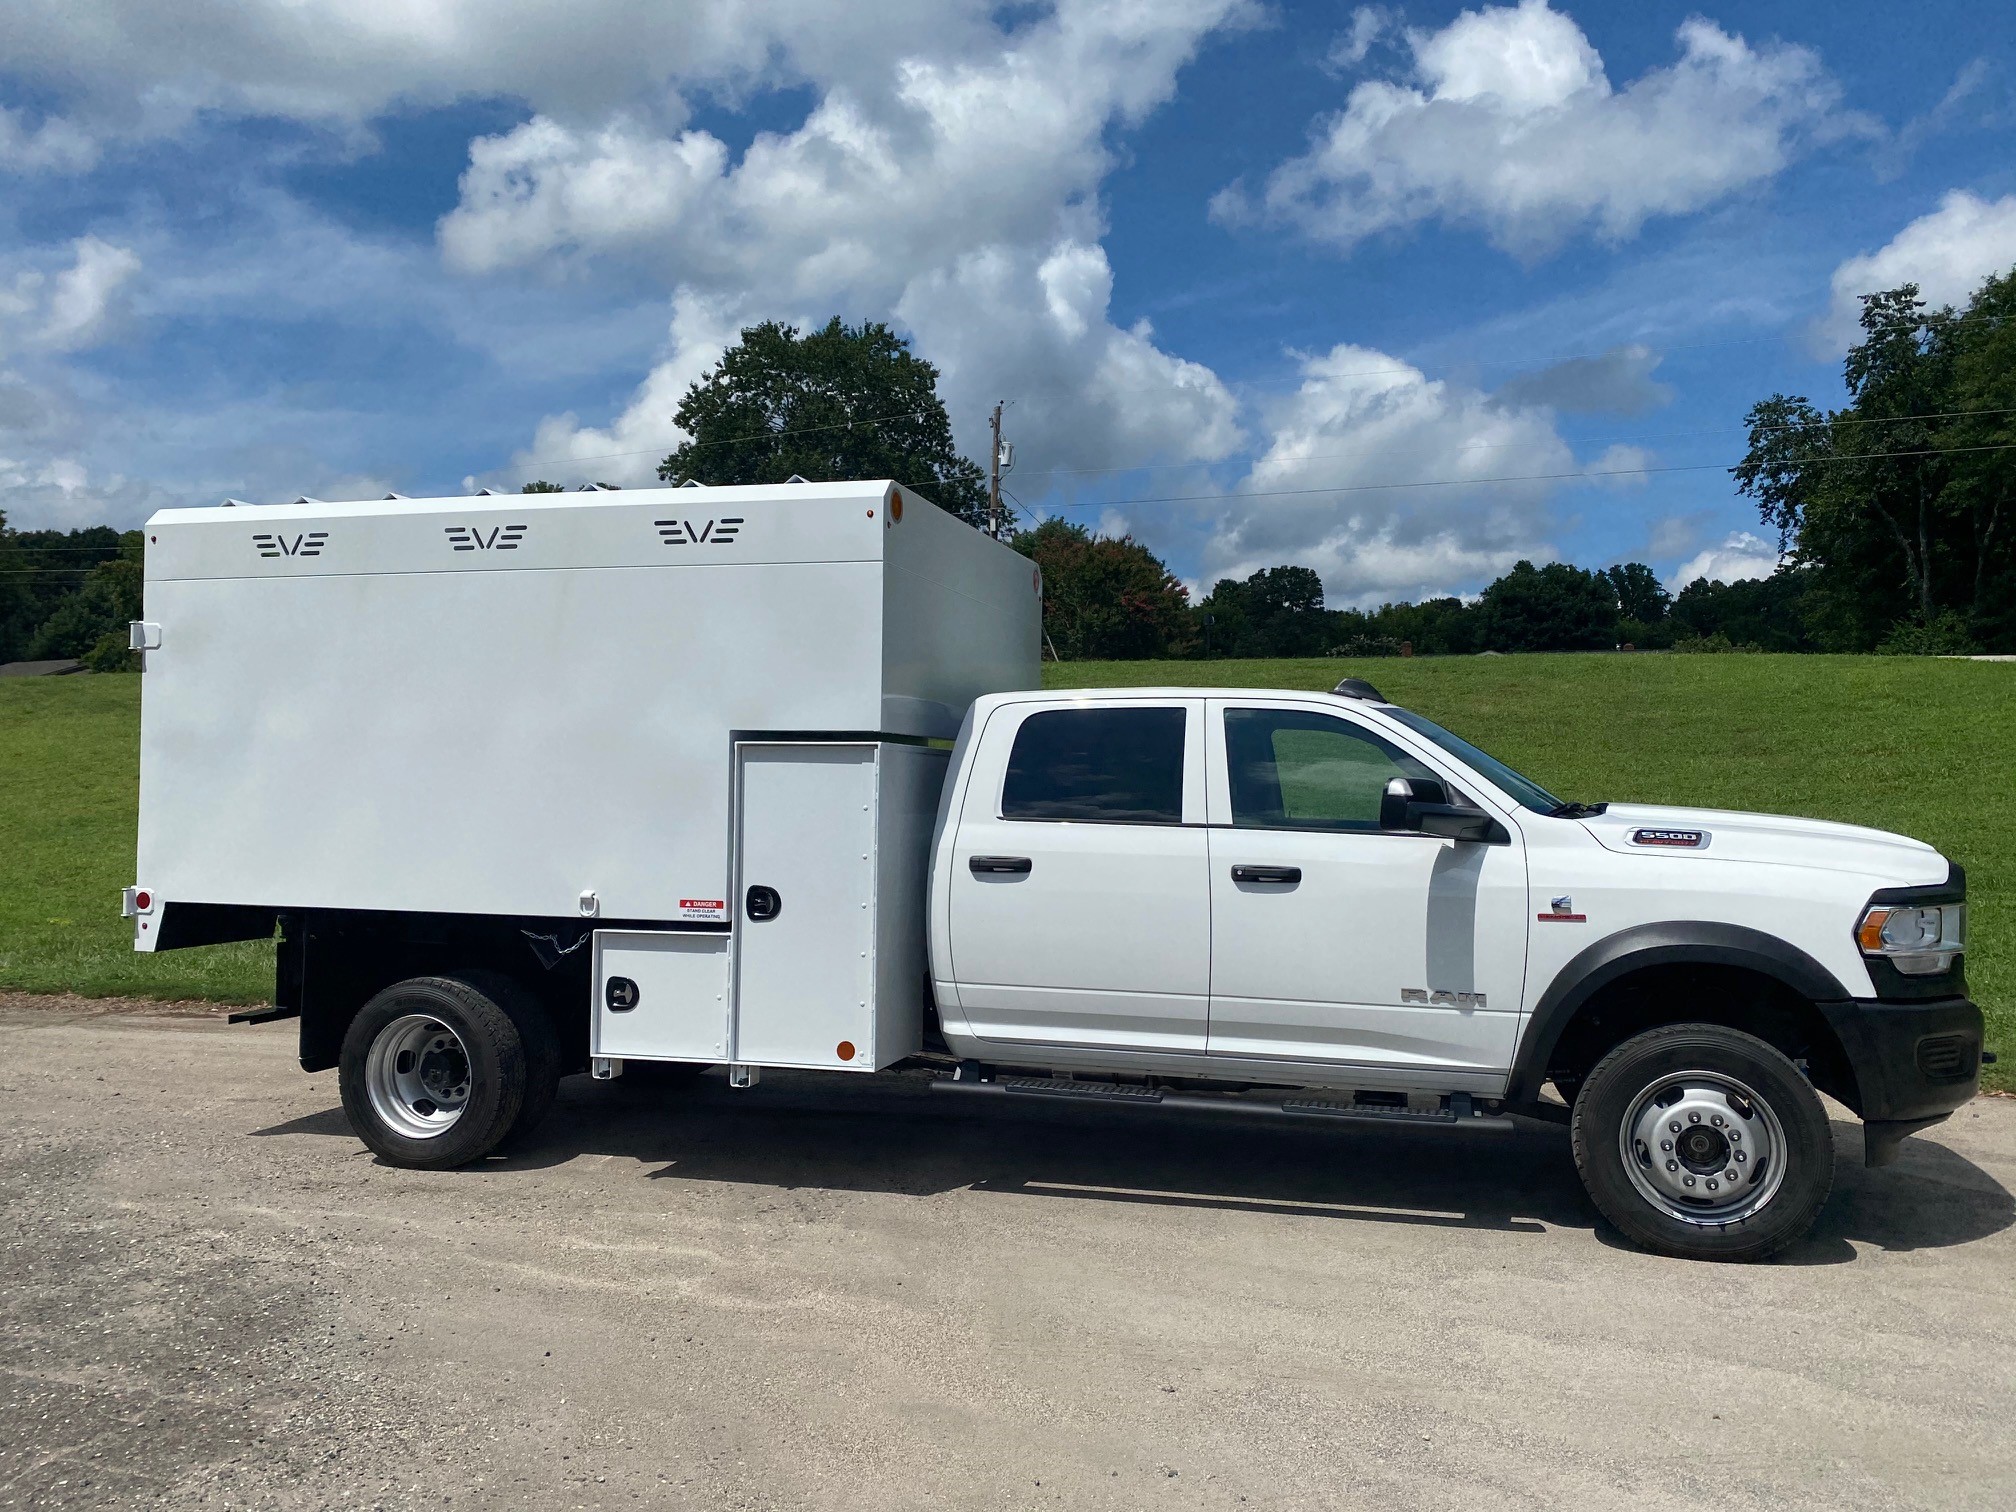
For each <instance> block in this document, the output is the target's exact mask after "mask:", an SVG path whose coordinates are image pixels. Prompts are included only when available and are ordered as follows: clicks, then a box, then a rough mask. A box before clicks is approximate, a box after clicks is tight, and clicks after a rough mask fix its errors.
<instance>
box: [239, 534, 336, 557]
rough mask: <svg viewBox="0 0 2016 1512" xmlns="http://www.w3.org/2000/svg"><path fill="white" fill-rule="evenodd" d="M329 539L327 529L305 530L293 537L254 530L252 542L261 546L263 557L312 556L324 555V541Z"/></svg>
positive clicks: (260, 551)
mask: <svg viewBox="0 0 2016 1512" xmlns="http://www.w3.org/2000/svg"><path fill="white" fill-rule="evenodd" d="M328 539H329V532H328V531H326V530H310V531H305V532H303V533H302V534H300V535H297V536H294V537H292V538H291V539H290V538H289V537H287V536H284V535H274V534H271V533H269V532H267V531H264V530H260V531H255V532H253V535H252V544H253V545H254V546H256V547H258V548H259V555H261V556H262V557H277V556H304V557H312V556H320V555H322V543H323V542H324V541H326V540H328Z"/></svg>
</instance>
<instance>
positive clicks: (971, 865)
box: [966, 856, 1030, 877]
mask: <svg viewBox="0 0 2016 1512" xmlns="http://www.w3.org/2000/svg"><path fill="white" fill-rule="evenodd" d="M966 867H967V869H968V870H969V871H971V872H972V873H973V875H974V876H976V877H984V876H988V875H999V874H1001V873H1004V872H1005V873H1010V874H1018V875H1019V874H1020V873H1023V872H1026V871H1028V870H1029V869H1030V862H1029V858H1028V857H1027V856H975V857H973V858H972V859H971V860H969V861H968V862H967V863H966Z"/></svg>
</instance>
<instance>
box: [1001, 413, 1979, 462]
mask: <svg viewBox="0 0 2016 1512" xmlns="http://www.w3.org/2000/svg"><path fill="white" fill-rule="evenodd" d="M1972 415H2016V408H2012V409H1984V410H1942V411H1939V412H1937V413H1934V414H1924V415H1878V416H1867V417H1862V416H1843V417H1840V418H1829V417H1825V416H1823V417H1822V418H1820V419H1818V420H1797V421H1788V422H1786V423H1785V424H1783V425H1760V426H1755V427H1751V426H1741V425H1712V426H1703V427H1701V428H1700V429H1698V430H1684V431H1641V432H1639V433H1638V434H1637V435H1625V436H1596V437H1592V438H1591V439H1590V440H1589V442H1588V443H1587V444H1589V445H1591V446H1599V445H1608V446H1621V445H1623V444H1624V443H1625V442H1628V441H1671V440H1676V439H1679V438H1682V437H1686V436H1723V435H1727V434H1729V432H1731V431H1748V432H1749V433H1750V434H1752V435H1755V434H1758V433H1760V432H1767V431H1781V430H1809V429H1812V428H1814V427H1816V426H1833V425H1902V424H1905V423H1906V422H1908V421H1912V420H1953V419H1960V418H1963V417H1966V416H1972ZM1526 444H1528V443H1526V442H1524V441H1466V442H1464V443H1463V444H1462V445H1461V446H1456V447H1451V448H1450V450H1452V451H1492V450H1498V449H1501V448H1504V447H1508V446H1524V445H1526ZM1357 455H1358V453H1357V452H1355V451H1345V452H1299V453H1296V454H1295V455H1292V456H1286V457H1273V456H1267V457H1262V458H1260V459H1259V461H1258V462H1256V463H1254V466H1256V467H1257V466H1259V465H1261V463H1280V462H1324V461H1332V460H1335V459H1336V458H1338V457H1355V456H1357ZM1215 465H1218V464H1215V463H1208V462H1142V463H1135V464H1133V465H1131V466H1113V467H1052V468H1047V469H1041V470H1038V471H1035V472H1025V473H1023V474H1022V476H1023V477H1025V478H1052V477H1060V476H1064V475H1067V474H1070V475H1076V474H1092V473H1128V472H1169V471H1173V470H1176V469H1180V468H1186V467H1210V466H1215Z"/></svg>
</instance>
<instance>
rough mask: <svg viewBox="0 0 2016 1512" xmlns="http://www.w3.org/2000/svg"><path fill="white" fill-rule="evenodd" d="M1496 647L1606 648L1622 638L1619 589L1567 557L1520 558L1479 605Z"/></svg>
mask: <svg viewBox="0 0 2016 1512" xmlns="http://www.w3.org/2000/svg"><path fill="white" fill-rule="evenodd" d="M1477 613H1478V618H1479V621H1480V623H1481V626H1482V630H1483V640H1484V644H1485V645H1486V646H1487V647H1489V648H1490V649H1491V650H1493V651H1603V650H1608V649H1609V648H1610V647H1612V646H1614V645H1616V644H1617V631H1618V615H1617V591H1616V589H1615V588H1614V587H1613V586H1612V585H1611V582H1610V579H1609V578H1607V577H1605V576H1604V575H1603V574H1602V573H1600V572H1585V571H1584V570H1583V569H1582V568H1580V567H1571V566H1569V565H1568V564H1567V563H1566V562H1549V563H1548V564H1547V565H1546V566H1545V567H1535V566H1534V565H1533V564H1532V563H1531V562H1515V563H1513V565H1512V570H1511V571H1510V572H1508V573H1506V574H1505V575H1504V576H1503V577H1501V578H1499V579H1497V580H1496V581H1495V582H1493V583H1492V584H1491V585H1490V586H1489V587H1488V588H1486V589H1485V590H1484V597H1483V599H1482V600H1481V601H1480V602H1479V603H1478V605H1477Z"/></svg>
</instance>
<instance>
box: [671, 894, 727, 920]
mask: <svg viewBox="0 0 2016 1512" xmlns="http://www.w3.org/2000/svg"><path fill="white" fill-rule="evenodd" d="M679 917H680V918H682V919H715V920H726V919H727V917H728V904H727V903H726V901H725V900H723V899H721V898H681V899H680V900H679Z"/></svg>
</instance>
